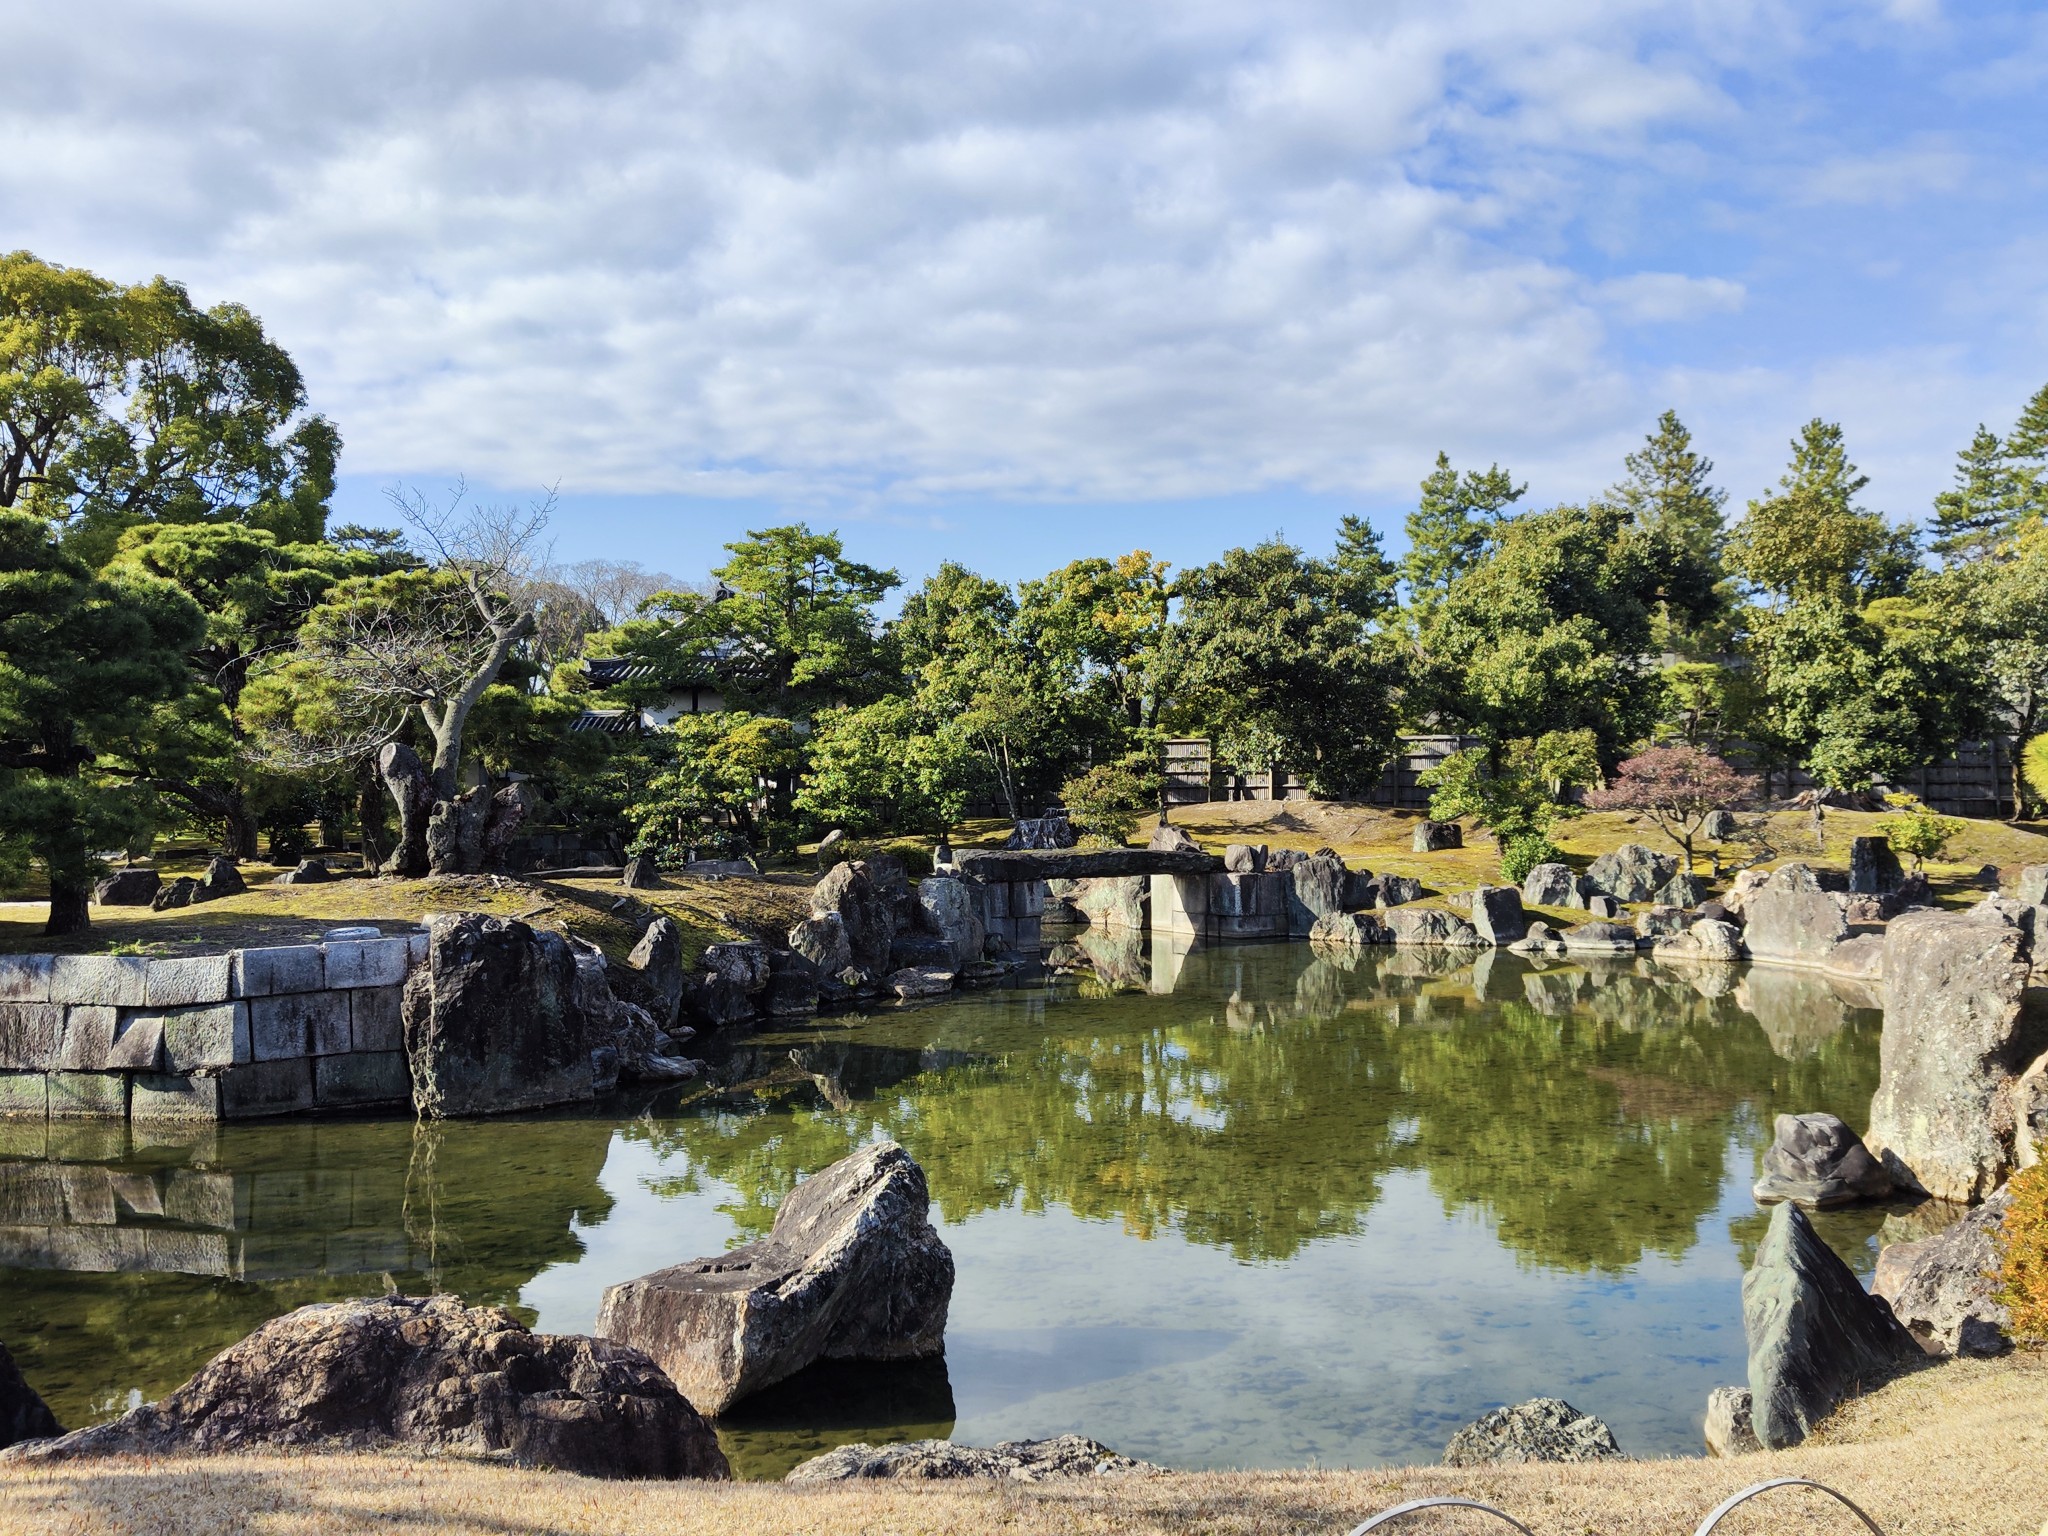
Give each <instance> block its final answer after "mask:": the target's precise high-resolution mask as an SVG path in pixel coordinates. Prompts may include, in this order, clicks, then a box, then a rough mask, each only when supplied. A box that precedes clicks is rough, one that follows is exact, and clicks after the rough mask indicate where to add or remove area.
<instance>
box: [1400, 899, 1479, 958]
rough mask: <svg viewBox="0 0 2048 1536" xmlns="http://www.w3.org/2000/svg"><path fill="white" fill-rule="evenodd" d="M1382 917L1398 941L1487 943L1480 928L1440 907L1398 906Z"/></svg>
mask: <svg viewBox="0 0 2048 1536" xmlns="http://www.w3.org/2000/svg"><path fill="white" fill-rule="evenodd" d="M1380 921H1381V923H1382V924H1383V925H1384V927H1385V928H1386V931H1387V934H1388V936H1389V938H1390V939H1391V941H1392V942H1393V943H1395V944H1407V945H1420V946H1424V947H1439V948H1446V949H1477V948H1479V947H1480V946H1482V945H1483V944H1485V943H1486V940H1484V939H1482V938H1480V937H1479V930H1478V929H1476V928H1474V927H1473V926H1472V925H1471V924H1470V923H1468V922H1466V921H1465V919H1463V918H1462V917H1460V916H1458V914H1457V913H1455V912H1446V911H1444V910H1443V909H1442V908H1441V907H1399V908H1396V909H1395V910H1394V911H1392V912H1389V913H1388V914H1387V915H1386V916H1385V917H1383V918H1381V919H1380Z"/></svg>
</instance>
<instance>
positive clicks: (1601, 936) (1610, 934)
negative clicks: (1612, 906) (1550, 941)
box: [1558, 922, 1636, 955]
mask: <svg viewBox="0 0 2048 1536" xmlns="http://www.w3.org/2000/svg"><path fill="white" fill-rule="evenodd" d="M1558 937H1559V938H1560V939H1562V940H1563V941H1564V947H1565V948H1566V949H1568V950H1573V951H1578V952H1583V953H1587V954H1602V955H1632V954H1634V953H1635V952H1636V931H1635V929H1633V928H1631V927H1629V925H1628V924H1627V923H1604V922H1595V923H1580V924H1579V925H1578V926H1577V927H1576V928H1567V929H1565V931H1564V932H1563V933H1561V934H1559V935H1558Z"/></svg>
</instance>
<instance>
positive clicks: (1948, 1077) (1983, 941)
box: [1752, 897, 2048, 1201]
mask: <svg viewBox="0 0 2048 1536" xmlns="http://www.w3.org/2000/svg"><path fill="white" fill-rule="evenodd" d="M2034 910H2035V909H2033V908H2030V907H2017V906H2015V905H2013V904H2012V903H2008V902H2003V901H2000V900H1999V899H1998V898H1996V897H1992V898H1990V899H1988V900H1986V901H1982V902H1979V903H1978V904H1977V905H1976V906H1974V907H1972V908H1971V909H1970V910H1969V911H1967V912H1940V911H1932V910H1930V911H1920V912H1906V913H1902V914H1900V915H1899V916H1898V917H1896V918H1894V919H1892V923H1891V926H1890V927H1889V928H1888V929H1887V930H1886V932H1885V944H1884V976H1885V984H1884V985H1885V1009H1884V1033H1883V1036H1882V1038H1881V1041H1880V1044H1879V1048H1878V1086H1877V1095H1876V1097H1875V1098H1874V1099H1872V1101H1871V1105H1870V1129H1869V1131H1868V1132H1866V1135H1865V1139H1866V1140H1867V1141H1868V1142H1869V1144H1870V1150H1871V1151H1872V1152H1874V1153H1876V1154H1877V1155H1878V1156H1879V1157H1881V1158H1883V1159H1884V1161H1885V1163H1886V1165H1887V1166H1888V1167H1890V1168H1891V1170H1892V1173H1893V1175H1894V1177H1897V1178H1900V1179H1901V1181H1902V1182H1904V1181H1907V1180H1910V1181H1911V1182H1912V1183H1913V1184H1915V1185H1917V1186H1918V1187H1919V1188H1920V1189H1923V1190H1925V1191H1926V1192H1927V1193H1928V1194H1930V1195H1933V1196H1934V1197H1935V1198H1937V1199H1941V1200H1957V1201H1976V1200H1981V1199H1983V1198H1984V1197H1985V1196H1986V1195H1988V1194H1990V1193H1991V1191H1992V1190H1994V1189H1995V1188H1997V1187H1998V1185H1999V1184H2000V1183H2002V1182H2003V1181H2004V1179H2005V1177H2006V1175H2007V1173H2008V1172H2009V1171H2010V1169H2011V1168H2012V1166H2013V1165H2014V1163H2015V1161H2016V1157H2015V1147H2014V1131H2015V1129H2016V1124H2017V1117H2016V1115H2015V1113H2014V1108H2013V1105H2012V1104H2011V1102H2010V1095H2009V1091H2008V1085H2009V1083H2010V1082H2012V1081H2014V1080H2017V1079H2018V1078H2019V1076H2020V1074H2021V1073H2022V1072H2023V1070H2024V1069H2025V1068H2026V1066H2027V1065H2028V1063H2030V1062H2031V1061H2033V1060H2034V1058H2035V1057H2037V1056H2038V1055H2040V1053H2041V1051H2042V1049H2043V1045H2044V1043H2048V1042H2044V1041H2043V1040H2042V1034H2043V1024H2042V1021H2041V1020H2040V1019H2037V1018H2030V1017H2028V1016H2027V1014H2026V1011H2025V1010H2024V1008H2023V1007H2022V999H2023V997H2024V994H2025V992H2026V986H2027V975H2028V971H2029V968H2030V965H2031V963H2032V953H2033V950H2032V942H2031V938H2032V936H2031V932H2030V929H2031V921H2027V922H2025V923H2023V922H2022V921H2021V919H2022V918H2026V919H2029V920H2030V919H2031V916H2032V914H2033V912H2034ZM1752 931H1754V930H1752Z"/></svg>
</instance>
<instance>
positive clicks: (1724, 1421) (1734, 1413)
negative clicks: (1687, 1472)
mask: <svg viewBox="0 0 2048 1536" xmlns="http://www.w3.org/2000/svg"><path fill="white" fill-rule="evenodd" d="M1749 1402H1750V1398H1749V1388H1747V1387H1716V1388H1714V1390H1713V1391H1711V1392H1709V1393H1708V1394H1707V1449H1708V1451H1710V1452H1711V1453H1712V1454H1714V1455H1716V1456H1747V1455H1749V1454H1750V1453H1751V1452H1752V1451H1760V1450H1762V1449H1763V1446H1762V1445H1761V1444H1760V1443H1759V1442H1758V1440H1757V1438H1756V1429H1755V1427H1754V1426H1753V1425H1752V1424H1751V1423H1750V1420H1749Z"/></svg>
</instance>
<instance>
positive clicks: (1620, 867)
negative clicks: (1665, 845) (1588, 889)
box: [1586, 843, 1678, 902]
mask: <svg viewBox="0 0 2048 1536" xmlns="http://www.w3.org/2000/svg"><path fill="white" fill-rule="evenodd" d="M1677 873H1678V860H1677V859H1675V858H1673V857H1672V856H1671V855H1670V854H1668V853H1659V852H1658V851H1657V850H1656V849H1654V848H1645V847H1644V846H1643V845H1642V844H1641V843H1623V844H1622V845H1621V846H1620V847H1619V848H1616V849H1614V850H1613V851H1612V852H1609V853H1603V854H1601V855H1600V857H1598V858H1597V859H1595V860H1594V861H1593V862H1592V863H1591V864H1589V865H1587V866H1586V878H1587V879H1588V880H1590V881H1592V882H1593V884H1594V885H1595V886H1596V887H1597V888H1598V889H1600V890H1601V891H1604V892H1605V893H1606V894H1607V895H1609V896H1612V897H1613V898H1614V899H1615V900H1616V901H1620V902H1635V901H1648V900H1649V899H1650V898H1651V897H1653V896H1655V895H1656V894H1657V892H1658V891H1659V890H1660V889H1661V888H1662V887H1663V886H1665V885H1666V884H1668V883H1669V881H1670V879H1671V877H1672V876H1673V875H1675V874H1677Z"/></svg>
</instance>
